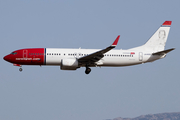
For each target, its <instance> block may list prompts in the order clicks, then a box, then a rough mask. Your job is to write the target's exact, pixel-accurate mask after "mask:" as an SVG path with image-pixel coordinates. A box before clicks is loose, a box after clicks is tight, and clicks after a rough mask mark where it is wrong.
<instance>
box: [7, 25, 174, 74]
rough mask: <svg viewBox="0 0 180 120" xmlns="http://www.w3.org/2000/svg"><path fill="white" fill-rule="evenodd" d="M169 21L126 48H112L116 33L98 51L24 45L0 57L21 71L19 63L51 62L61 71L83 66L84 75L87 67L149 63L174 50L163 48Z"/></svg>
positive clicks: (114, 44) (37, 63)
mask: <svg viewBox="0 0 180 120" xmlns="http://www.w3.org/2000/svg"><path fill="white" fill-rule="evenodd" d="M171 23H172V21H165V22H164V23H163V24H162V25H161V26H160V27H159V29H158V30H157V31H156V32H155V33H154V34H153V35H152V37H151V38H150V39H149V40H148V41H147V42H146V43H145V44H144V45H141V46H139V47H135V48H131V49H127V50H122V49H120V50H117V49H116V50H112V49H113V48H115V47H116V45H117V43H118V41H119V38H120V35H118V36H117V38H116V39H115V41H114V42H113V44H112V45H110V46H109V47H107V48H105V49H101V50H100V49H81V48H79V49H60V48H27V49H19V50H16V51H13V52H12V53H10V54H9V55H6V56H5V57H4V60H6V61H8V62H10V63H13V65H14V66H19V67H20V69H19V71H22V68H21V67H22V65H40V66H41V65H54V66H60V69H61V70H76V69H78V68H80V67H85V68H86V69H85V73H86V74H89V73H90V72H91V68H90V67H104V66H108V67H121V66H130V65H137V64H142V63H147V62H153V61H155V60H158V59H161V58H164V57H165V56H166V54H167V53H169V52H170V51H172V50H174V49H175V48H171V49H167V50H164V48H165V44H166V41H167V38H168V34H169V30H170V26H171Z"/></svg>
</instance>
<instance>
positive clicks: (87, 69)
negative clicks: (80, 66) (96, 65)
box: [85, 66, 91, 74]
mask: <svg viewBox="0 0 180 120" xmlns="http://www.w3.org/2000/svg"><path fill="white" fill-rule="evenodd" d="M90 72H91V68H89V67H88V66H86V70H85V73H86V74H89V73H90Z"/></svg>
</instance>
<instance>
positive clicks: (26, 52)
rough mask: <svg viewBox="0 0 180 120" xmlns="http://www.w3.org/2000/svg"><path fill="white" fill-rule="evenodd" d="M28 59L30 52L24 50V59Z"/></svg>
mask: <svg viewBox="0 0 180 120" xmlns="http://www.w3.org/2000/svg"><path fill="white" fill-rule="evenodd" d="M27 57H28V50H23V58H27Z"/></svg>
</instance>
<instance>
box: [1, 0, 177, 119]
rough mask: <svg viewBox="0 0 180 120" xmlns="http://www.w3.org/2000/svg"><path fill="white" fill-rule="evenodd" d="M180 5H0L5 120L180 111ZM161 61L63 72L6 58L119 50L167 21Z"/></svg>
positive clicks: (161, 0)
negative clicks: (36, 51)
mask: <svg viewBox="0 0 180 120" xmlns="http://www.w3.org/2000/svg"><path fill="white" fill-rule="evenodd" d="M179 5H180V1H179V0H173V1H169V0H108V1H107V0H100V1H97V0H94V1H92V0H91V1H87V0H77V1H74V0H66V1H65V0H64V1H62V0H31V1H30V0H0V41H1V44H0V49H1V50H0V56H1V59H0V65H1V67H0V120H105V119H113V118H116V117H137V116H139V115H144V114H154V113H163V112H180V75H179V74H180V65H179V64H180V62H179V60H180V55H179V46H180V15H179V13H180V7H179ZM166 20H172V26H171V30H170V34H169V37H168V41H167V44H166V49H169V48H176V50H174V51H172V52H170V53H169V54H168V55H167V56H166V57H165V58H164V59H161V60H158V61H155V62H153V63H146V64H142V65H136V66H129V67H117V68H113V67H102V68H92V72H91V73H90V74H89V75H86V74H85V73H84V71H85V68H80V69H78V70H76V71H62V70H60V67H59V66H42V67H40V66H23V72H19V68H18V67H15V66H13V65H12V64H10V63H8V62H6V61H4V60H3V57H4V56H5V55H7V54H9V53H10V52H12V51H14V50H17V49H21V48H36V47H42V48H44V47H45V48H47V47H50V48H79V47H81V48H89V49H90V48H97V49H103V48H105V47H107V46H109V45H110V44H112V42H113V41H114V40H115V38H116V37H117V36H118V35H121V37H120V40H119V43H118V45H117V47H116V49H121V48H122V49H128V48H132V47H136V46H139V45H142V44H144V43H145V42H146V41H147V40H148V39H149V38H150V37H151V35H152V34H153V33H154V32H155V31H156V30H157V29H158V28H159V27H160V25H161V24H162V23H163V22H164V21H166Z"/></svg>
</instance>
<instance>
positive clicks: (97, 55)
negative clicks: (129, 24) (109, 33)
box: [78, 35, 120, 65]
mask: <svg viewBox="0 0 180 120" xmlns="http://www.w3.org/2000/svg"><path fill="white" fill-rule="evenodd" d="M119 38H120V35H118V36H117V38H116V39H115V41H114V42H113V44H112V45H111V46H109V47H107V48H105V49H102V50H100V51H97V52H94V53H91V54H89V55H87V56H84V57H81V58H79V59H78V62H79V63H81V64H85V65H91V64H94V63H95V62H97V61H99V60H100V59H101V58H103V57H104V54H105V53H106V52H108V51H110V50H111V49H113V48H115V47H116V45H117V43H118V41H119Z"/></svg>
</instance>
